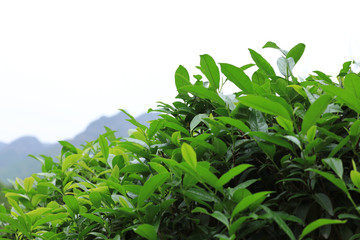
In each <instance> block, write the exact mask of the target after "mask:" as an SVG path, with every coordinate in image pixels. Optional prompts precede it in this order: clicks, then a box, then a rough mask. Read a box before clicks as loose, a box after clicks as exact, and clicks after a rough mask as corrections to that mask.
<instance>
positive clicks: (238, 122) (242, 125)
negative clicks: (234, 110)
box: [217, 117, 250, 133]
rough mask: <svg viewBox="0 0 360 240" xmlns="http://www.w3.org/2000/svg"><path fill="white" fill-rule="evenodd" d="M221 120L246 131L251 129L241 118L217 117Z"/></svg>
mask: <svg viewBox="0 0 360 240" xmlns="http://www.w3.org/2000/svg"><path fill="white" fill-rule="evenodd" d="M217 119H219V120H220V121H222V122H223V123H225V124H229V125H231V126H233V127H236V128H238V129H240V130H241V131H243V132H244V133H247V132H250V129H249V127H248V126H246V125H245V123H243V122H242V121H241V120H238V119H234V118H230V117H217Z"/></svg>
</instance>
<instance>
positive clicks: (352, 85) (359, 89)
mask: <svg viewBox="0 0 360 240" xmlns="http://www.w3.org/2000/svg"><path fill="white" fill-rule="evenodd" d="M344 88H345V89H346V90H347V91H349V92H352V93H353V94H354V96H355V97H357V98H358V99H360V77H359V76H358V75H356V74H355V73H350V74H348V75H346V76H345V79H344Z"/></svg>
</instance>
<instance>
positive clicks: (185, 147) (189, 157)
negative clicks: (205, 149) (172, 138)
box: [181, 143, 197, 170]
mask: <svg viewBox="0 0 360 240" xmlns="http://www.w3.org/2000/svg"><path fill="white" fill-rule="evenodd" d="M181 154H182V156H183V158H184V160H185V162H187V163H188V164H189V165H190V166H191V167H192V168H193V169H194V170H195V169H196V165H197V158H196V152H195V151H194V149H193V148H192V147H191V146H190V145H189V144H187V143H183V144H182V145H181Z"/></svg>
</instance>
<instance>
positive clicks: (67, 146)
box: [58, 141, 78, 154]
mask: <svg viewBox="0 0 360 240" xmlns="http://www.w3.org/2000/svg"><path fill="white" fill-rule="evenodd" d="M58 143H60V144H61V146H62V147H63V150H64V151H70V152H72V153H75V154H76V153H78V152H77V150H76V147H75V146H74V145H72V144H71V143H69V142H67V141H58Z"/></svg>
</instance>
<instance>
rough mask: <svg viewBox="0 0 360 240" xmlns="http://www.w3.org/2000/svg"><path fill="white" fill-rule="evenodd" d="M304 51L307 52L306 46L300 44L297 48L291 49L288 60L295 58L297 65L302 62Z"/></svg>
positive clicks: (287, 56)
mask: <svg viewBox="0 0 360 240" xmlns="http://www.w3.org/2000/svg"><path fill="white" fill-rule="evenodd" d="M304 51H305V44H303V43H299V44H297V45H296V46H295V47H293V48H292V49H290V51H289V52H288V54H287V55H286V58H293V59H294V61H295V63H297V62H298V61H299V60H300V58H301V56H302V55H303V53H304Z"/></svg>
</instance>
